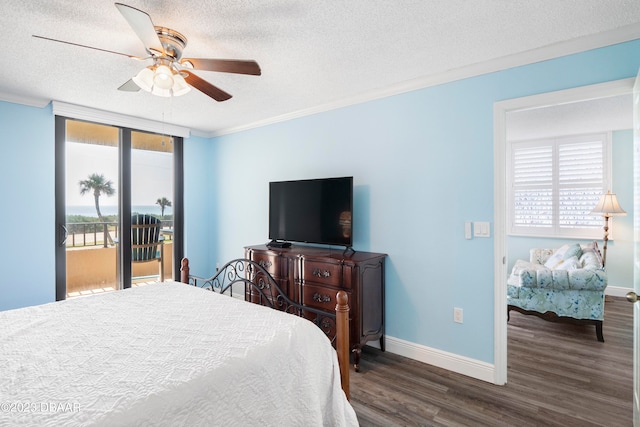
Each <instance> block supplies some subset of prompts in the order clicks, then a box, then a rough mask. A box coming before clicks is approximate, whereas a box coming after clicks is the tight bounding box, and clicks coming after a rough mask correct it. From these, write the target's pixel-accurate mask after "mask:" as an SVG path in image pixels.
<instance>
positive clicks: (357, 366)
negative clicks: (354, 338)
mask: <svg viewBox="0 0 640 427" xmlns="http://www.w3.org/2000/svg"><path fill="white" fill-rule="evenodd" d="M351 352H352V353H353V367H354V368H355V370H356V372H360V354H361V353H362V350H361V349H360V346H359V345H355V346H353V350H351Z"/></svg>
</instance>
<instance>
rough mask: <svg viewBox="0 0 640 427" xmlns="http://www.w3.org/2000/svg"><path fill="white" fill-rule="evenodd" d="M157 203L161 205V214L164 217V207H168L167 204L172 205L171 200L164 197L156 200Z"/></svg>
mask: <svg viewBox="0 0 640 427" xmlns="http://www.w3.org/2000/svg"><path fill="white" fill-rule="evenodd" d="M156 205H160V215H161V216H162V218H164V208H166V207H167V206H171V200H168V199H167V198H166V197H163V198H161V199H158V200H157V201H156Z"/></svg>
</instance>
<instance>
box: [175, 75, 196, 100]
mask: <svg viewBox="0 0 640 427" xmlns="http://www.w3.org/2000/svg"><path fill="white" fill-rule="evenodd" d="M190 90H191V86H189V85H188V84H187V82H186V81H185V79H184V77H182V76H181V75H180V74H179V73H178V74H174V75H173V88H172V89H171V91H172V92H173V96H180V95H184V94H185V93H187V92H189V91H190Z"/></svg>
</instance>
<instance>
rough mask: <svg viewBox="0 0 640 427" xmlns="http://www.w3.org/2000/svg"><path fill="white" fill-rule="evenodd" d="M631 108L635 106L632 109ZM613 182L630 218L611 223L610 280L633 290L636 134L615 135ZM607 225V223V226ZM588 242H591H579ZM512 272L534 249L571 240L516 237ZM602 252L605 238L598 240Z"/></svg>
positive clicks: (510, 241) (511, 256) (511, 251)
mask: <svg viewBox="0 0 640 427" xmlns="http://www.w3.org/2000/svg"><path fill="white" fill-rule="evenodd" d="M629 108H631V106H629ZM611 163H612V181H613V186H612V187H611V191H612V192H614V193H616V195H617V197H618V202H620V206H622V208H623V209H624V210H625V211H627V216H616V217H613V219H611V220H610V237H611V238H612V239H611V240H609V243H608V245H607V278H608V283H609V286H617V287H622V288H632V287H633V215H634V212H633V130H631V129H629V130H622V131H614V132H612V148H611ZM603 225H604V222H603ZM576 241H578V242H587V240H584V239H582V240H576ZM507 243H508V248H509V263H508V265H509V271H510V270H511V268H512V267H513V264H514V263H515V261H516V260H517V259H524V260H528V259H529V249H530V248H559V247H560V246H562V245H564V244H565V243H568V240H567V239H547V238H531V237H521V236H512V237H509V238H508V239H507ZM598 245H599V246H600V250H602V247H603V242H602V238H600V239H598Z"/></svg>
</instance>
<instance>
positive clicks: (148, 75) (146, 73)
mask: <svg viewBox="0 0 640 427" xmlns="http://www.w3.org/2000/svg"><path fill="white" fill-rule="evenodd" d="M153 77H154V72H153V70H152V69H151V68H143V69H142V70H140V72H139V73H138V74H137V75H136V76H135V77H133V78H132V80H133V82H134V83H135V84H137V85H138V87H139V88H140V89H142V90H145V91H147V92H151V89H152V88H153Z"/></svg>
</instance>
